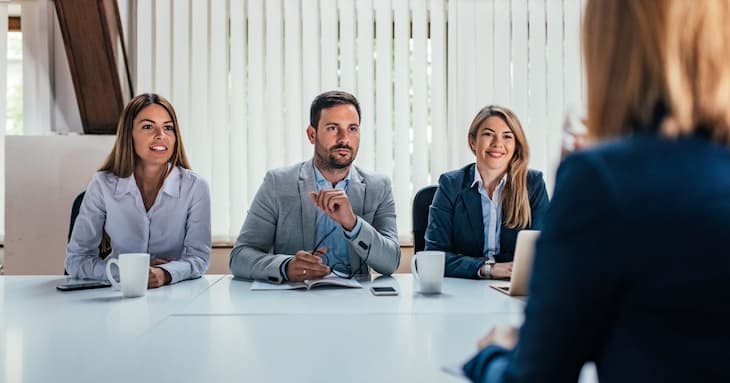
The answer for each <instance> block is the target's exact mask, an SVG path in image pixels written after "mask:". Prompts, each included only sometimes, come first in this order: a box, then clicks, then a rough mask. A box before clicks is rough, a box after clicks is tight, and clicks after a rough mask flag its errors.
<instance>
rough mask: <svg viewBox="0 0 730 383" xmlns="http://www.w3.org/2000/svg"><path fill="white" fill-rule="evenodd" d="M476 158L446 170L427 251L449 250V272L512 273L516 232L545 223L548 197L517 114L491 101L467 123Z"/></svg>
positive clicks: (458, 275)
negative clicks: (531, 167)
mask: <svg viewBox="0 0 730 383" xmlns="http://www.w3.org/2000/svg"><path fill="white" fill-rule="evenodd" d="M468 143H469V148H470V149H471V151H472V153H474V155H475V157H476V162H475V163H472V164H469V165H467V166H465V167H463V168H461V169H458V170H454V171H451V172H448V173H444V174H442V175H441V177H440V178H439V186H438V190H437V191H436V194H435V195H434V198H433V203H432V204H431V209H430V211H429V216H428V227H427V228H426V237H425V240H426V250H441V251H444V252H446V268H445V275H446V276H447V277H456V278H472V279H477V278H509V277H510V275H511V274H512V258H513V256H514V251H515V241H516V239H517V232H518V231H520V230H522V229H537V230H539V229H540V228H541V227H542V221H543V216H544V215H545V212H546V211H547V208H548V205H549V201H548V196H547V191H546V190H545V181H544V180H543V178H542V173H541V172H539V171H537V170H528V168H527V163H528V161H529V158H530V150H529V146H528V145H527V139H526V137H525V133H524V130H523V129H522V125H521V124H520V121H519V119H518V118H517V116H516V115H515V114H514V113H513V112H512V111H511V110H509V109H508V108H505V107H501V106H494V105H490V106H487V107H485V108H483V109H482V110H480V111H479V113H477V115H476V116H475V117H474V120H473V121H472V123H471V126H470V127H469V133H468Z"/></svg>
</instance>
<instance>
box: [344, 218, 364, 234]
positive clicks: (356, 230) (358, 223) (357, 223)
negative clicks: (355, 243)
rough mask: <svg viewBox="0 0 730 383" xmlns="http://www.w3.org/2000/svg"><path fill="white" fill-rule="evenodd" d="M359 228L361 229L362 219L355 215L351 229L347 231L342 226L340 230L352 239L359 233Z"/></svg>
mask: <svg viewBox="0 0 730 383" xmlns="http://www.w3.org/2000/svg"><path fill="white" fill-rule="evenodd" d="M360 229H362V220H361V219H360V217H356V218H355V227H353V228H352V231H347V230H345V228H344V227H343V228H342V231H343V232H344V233H345V237H347V239H352V238H355V237H357V235H358V234H360Z"/></svg>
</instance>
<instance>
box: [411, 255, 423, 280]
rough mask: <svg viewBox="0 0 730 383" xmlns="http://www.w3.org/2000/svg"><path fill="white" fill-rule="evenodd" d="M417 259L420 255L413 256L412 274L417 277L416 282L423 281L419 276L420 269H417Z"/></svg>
mask: <svg viewBox="0 0 730 383" xmlns="http://www.w3.org/2000/svg"><path fill="white" fill-rule="evenodd" d="M416 258H418V253H416V254H413V257H412V258H411V274H413V276H414V277H416V280H421V276H420V275H418V269H416Z"/></svg>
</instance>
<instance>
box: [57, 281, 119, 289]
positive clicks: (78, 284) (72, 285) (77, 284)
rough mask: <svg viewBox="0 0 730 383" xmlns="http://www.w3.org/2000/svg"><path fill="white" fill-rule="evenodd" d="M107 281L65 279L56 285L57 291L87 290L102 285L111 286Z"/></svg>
mask: <svg viewBox="0 0 730 383" xmlns="http://www.w3.org/2000/svg"><path fill="white" fill-rule="evenodd" d="M111 285H112V284H111V282H109V281H90V280H78V281H67V282H66V283H62V284H60V285H58V286H56V290H58V291H74V290H88V289H101V288H104V287H111Z"/></svg>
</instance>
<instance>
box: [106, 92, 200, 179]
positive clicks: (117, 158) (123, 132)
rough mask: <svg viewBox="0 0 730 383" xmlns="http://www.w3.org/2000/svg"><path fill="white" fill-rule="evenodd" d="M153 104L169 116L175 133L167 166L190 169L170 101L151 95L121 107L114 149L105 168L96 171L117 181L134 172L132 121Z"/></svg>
mask: <svg viewBox="0 0 730 383" xmlns="http://www.w3.org/2000/svg"><path fill="white" fill-rule="evenodd" d="M152 104H155V105H159V106H161V107H163V108H165V110H166V111H167V113H169V114H170V118H171V119H172V124H173V127H174V133H175V148H174V149H173V151H172V156H171V157H170V163H171V164H172V165H173V166H180V167H183V168H185V169H190V163H189V162H188V156H187V155H186V154H185V147H184V146H183V142H182V137H181V136H180V126H179V125H178V122H177V115H176V114H175V109H174V108H173V107H172V104H170V102H169V101H167V100H166V99H165V98H164V97H160V96H159V95H157V94H154V93H144V94H140V95H139V96H137V97H135V98H133V99H131V100H130V101H129V103H127V106H125V107H124V111H122V115H121V116H120V117H119V122H117V139H116V141H114V147H113V148H112V151H111V153H109V155H108V156H107V158H106V160H105V161H104V164H103V165H102V166H101V168H100V169H99V171H108V172H111V173H113V174H114V175H115V176H117V177H120V178H127V177H129V176H131V175H132V173H133V172H134V166H135V165H136V162H137V154H136V153H135V152H134V141H133V140H132V129H133V128H134V119H135V118H136V117H137V115H138V114H139V112H141V111H142V109H144V108H146V107H148V106H150V105H152Z"/></svg>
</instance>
